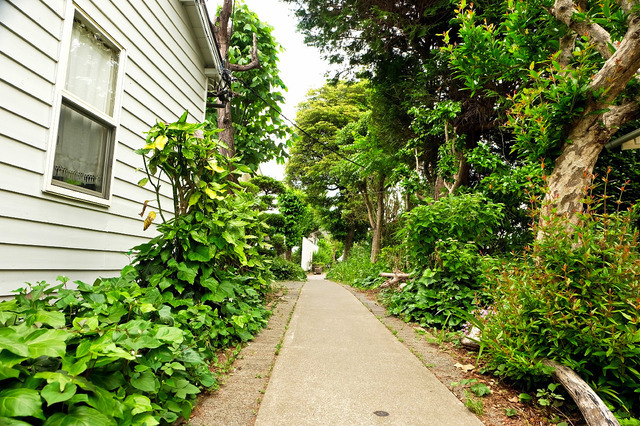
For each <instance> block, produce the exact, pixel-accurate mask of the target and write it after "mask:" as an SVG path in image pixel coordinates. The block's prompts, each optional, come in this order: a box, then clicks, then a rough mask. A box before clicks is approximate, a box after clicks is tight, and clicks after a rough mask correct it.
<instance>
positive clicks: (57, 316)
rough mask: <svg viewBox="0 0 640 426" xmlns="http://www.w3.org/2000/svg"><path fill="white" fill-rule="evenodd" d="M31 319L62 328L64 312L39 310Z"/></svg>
mask: <svg viewBox="0 0 640 426" xmlns="http://www.w3.org/2000/svg"><path fill="white" fill-rule="evenodd" d="M32 319H33V321H35V322H40V323H42V324H47V325H50V326H51V327H53V328H62V327H64V325H65V319H64V313H62V312H57V311H43V310H39V311H38V312H36V314H35V315H34V316H33V317H32Z"/></svg>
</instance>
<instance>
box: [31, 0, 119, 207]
mask: <svg viewBox="0 0 640 426" xmlns="http://www.w3.org/2000/svg"><path fill="white" fill-rule="evenodd" d="M65 11H66V13H65V19H64V30H63V37H62V42H61V44H60V46H61V47H60V61H59V62H58V68H57V77H56V88H55V97H54V107H53V111H52V118H51V123H52V125H51V128H50V135H49V148H48V150H47V164H46V168H45V173H44V186H43V192H45V193H48V194H53V195H59V196H62V197H65V198H71V199H74V200H79V201H84V202H87V203H90V204H95V205H99V206H104V207H109V206H111V197H112V187H113V181H114V173H113V170H114V164H115V161H116V153H117V147H118V133H119V130H120V112H121V110H122V96H123V89H124V77H125V65H126V59H127V55H126V51H125V49H124V47H123V46H122V45H121V44H120V43H118V42H117V41H116V40H114V38H113V37H111V35H109V33H108V32H107V31H105V30H104V28H102V27H101V26H100V25H99V24H98V23H97V22H96V21H95V20H93V19H91V17H90V16H89V15H88V14H87V13H85V12H84V11H83V10H82V9H81V8H80V7H79V6H78V5H77V4H76V3H74V2H73V1H71V0H69V1H68V2H67V4H66V7H65ZM76 15H77V16H79V17H80V18H81V19H82V21H83V23H85V24H86V25H87V26H89V27H90V28H91V29H92V30H94V31H96V32H98V33H100V35H101V36H103V37H104V38H105V39H106V40H107V41H108V42H109V44H112V45H113V47H114V48H116V49H118V50H119V56H118V73H117V76H116V85H115V91H114V102H113V116H109V115H108V114H105V113H104V112H102V111H100V110H98V109H97V108H95V107H93V106H92V105H90V104H88V103H87V102H85V101H83V100H81V99H79V98H78V97H77V96H75V95H73V94H72V93H70V92H69V91H67V90H66V89H65V83H66V75H67V66H68V63H69V57H70V53H71V52H70V50H71V37H72V32H73V21H74V18H75V17H76ZM63 104H66V106H67V107H71V109H73V110H75V111H77V112H79V113H81V114H83V115H86V116H88V117H89V118H90V119H92V120H93V121H96V122H98V123H100V124H102V125H105V126H107V127H110V128H112V131H111V141H110V144H109V146H108V147H107V151H108V152H107V153H106V155H107V156H106V157H105V158H106V159H105V169H104V170H105V174H106V175H105V176H104V182H103V185H105V189H104V196H101V195H98V194H95V193H91V191H88V192H85V191H83V190H82V189H80V188H78V189H76V188H74V187H73V185H66V184H61V183H58V184H54V183H53V170H54V160H55V150H56V146H57V139H58V128H59V125H60V112H61V109H62V105H63Z"/></svg>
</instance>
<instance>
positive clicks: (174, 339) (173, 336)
mask: <svg viewBox="0 0 640 426" xmlns="http://www.w3.org/2000/svg"><path fill="white" fill-rule="evenodd" d="M155 337H156V339H159V340H162V341H163V342H167V343H182V341H183V340H184V332H183V331H182V330H181V329H179V328H177V327H169V326H161V327H159V328H158V331H157V332H156V336H155Z"/></svg>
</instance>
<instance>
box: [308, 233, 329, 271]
mask: <svg viewBox="0 0 640 426" xmlns="http://www.w3.org/2000/svg"><path fill="white" fill-rule="evenodd" d="M312 263H313V264H314V265H317V266H321V267H330V266H331V264H332V263H333V250H332V248H331V243H330V242H329V241H328V240H326V239H321V240H319V241H318V251H317V252H315V253H313V258H312Z"/></svg>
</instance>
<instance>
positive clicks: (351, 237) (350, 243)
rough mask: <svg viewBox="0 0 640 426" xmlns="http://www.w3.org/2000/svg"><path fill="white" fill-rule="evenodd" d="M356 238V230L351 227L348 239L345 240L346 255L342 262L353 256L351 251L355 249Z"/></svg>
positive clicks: (348, 230) (348, 231)
mask: <svg viewBox="0 0 640 426" xmlns="http://www.w3.org/2000/svg"><path fill="white" fill-rule="evenodd" d="M355 236H356V229H355V227H354V226H350V227H349V229H347V237H346V238H345V240H344V254H343V255H342V261H345V260H347V258H348V257H349V255H350V254H351V249H352V248H353V240H354V238H355Z"/></svg>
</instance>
